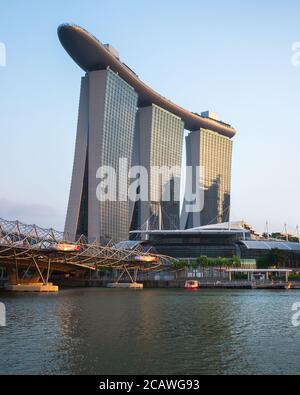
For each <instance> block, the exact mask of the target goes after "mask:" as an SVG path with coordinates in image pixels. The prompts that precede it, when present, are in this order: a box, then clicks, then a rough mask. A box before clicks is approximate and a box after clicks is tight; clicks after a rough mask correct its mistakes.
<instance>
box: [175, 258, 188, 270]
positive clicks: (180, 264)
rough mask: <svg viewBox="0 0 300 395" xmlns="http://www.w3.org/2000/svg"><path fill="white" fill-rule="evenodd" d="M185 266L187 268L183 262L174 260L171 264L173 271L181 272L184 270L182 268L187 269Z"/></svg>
mask: <svg viewBox="0 0 300 395" xmlns="http://www.w3.org/2000/svg"><path fill="white" fill-rule="evenodd" d="M187 266H188V264H187V262H184V261H177V260H174V261H173V262H172V267H173V269H175V270H182V269H184V268H185V267H187Z"/></svg>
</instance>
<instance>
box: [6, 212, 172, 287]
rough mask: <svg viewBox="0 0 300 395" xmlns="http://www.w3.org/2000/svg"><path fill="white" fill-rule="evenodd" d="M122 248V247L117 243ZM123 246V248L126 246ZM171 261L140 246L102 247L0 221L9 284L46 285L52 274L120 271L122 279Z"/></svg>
mask: <svg viewBox="0 0 300 395" xmlns="http://www.w3.org/2000/svg"><path fill="white" fill-rule="evenodd" d="M120 244H122V243H120ZM125 245H126V244H125ZM171 262H172V258H171V257H168V256H165V255H159V254H155V253H153V252H151V250H148V251H145V250H144V248H143V247H142V246H141V244H140V243H133V246H132V245H131V247H130V248H125V247H122V248H121V247H120V246H118V244H117V245H115V244H113V243H112V242H108V243H106V244H105V245H102V244H100V243H99V242H98V241H97V240H95V241H92V242H91V241H89V240H88V239H87V238H86V237H85V236H83V235H81V236H77V237H76V236H74V235H70V234H67V233H65V232H59V231H56V230H54V229H44V228H41V227H39V226H36V225H26V224H23V223H21V222H19V221H6V220H4V219H0V267H5V268H6V270H7V273H8V279H9V282H10V283H11V284H26V283H28V282H30V283H32V282H41V283H43V284H48V283H49V278H50V277H51V275H52V273H53V272H60V273H76V274H78V273H79V274H80V273H82V274H84V273H85V272H89V273H91V272H95V271H97V270H99V269H109V270H114V269H116V270H121V276H120V278H121V277H122V276H123V275H124V274H128V276H129V278H130V280H132V281H134V280H133V277H132V275H131V274H130V273H132V272H134V273H135V277H136V274H137V271H141V272H147V271H153V270H164V268H167V267H170V265H171Z"/></svg>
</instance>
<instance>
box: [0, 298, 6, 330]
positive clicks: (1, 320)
mask: <svg viewBox="0 0 300 395" xmlns="http://www.w3.org/2000/svg"><path fill="white" fill-rule="evenodd" d="M1 326H6V308H5V304H4V303H1V302H0V327H1Z"/></svg>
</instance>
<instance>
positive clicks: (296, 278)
mask: <svg viewBox="0 0 300 395" xmlns="http://www.w3.org/2000/svg"><path fill="white" fill-rule="evenodd" d="M289 280H290V281H300V273H292V274H290V275H289Z"/></svg>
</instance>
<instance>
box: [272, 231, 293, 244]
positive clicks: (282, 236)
mask: <svg viewBox="0 0 300 395" xmlns="http://www.w3.org/2000/svg"><path fill="white" fill-rule="evenodd" d="M271 237H272V238H274V239H279V240H285V241H286V235H283V234H282V233H280V232H276V233H272V234H271ZM288 241H292V242H296V243H298V242H299V239H298V237H296V236H292V235H288Z"/></svg>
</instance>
